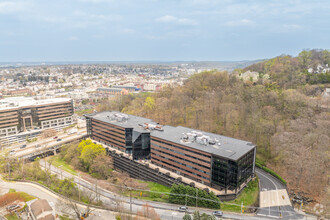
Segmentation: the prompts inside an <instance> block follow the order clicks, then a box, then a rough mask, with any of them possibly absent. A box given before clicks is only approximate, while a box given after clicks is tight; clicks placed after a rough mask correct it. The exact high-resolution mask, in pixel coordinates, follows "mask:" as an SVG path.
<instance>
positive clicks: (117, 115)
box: [107, 113, 128, 122]
mask: <svg viewBox="0 0 330 220" xmlns="http://www.w3.org/2000/svg"><path fill="white" fill-rule="evenodd" d="M107 118H108V119H109V120H110V121H118V122H124V121H127V120H128V115H126V114H122V113H113V114H110V115H107Z"/></svg>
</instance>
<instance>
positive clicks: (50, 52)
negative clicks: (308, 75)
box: [0, 0, 330, 62]
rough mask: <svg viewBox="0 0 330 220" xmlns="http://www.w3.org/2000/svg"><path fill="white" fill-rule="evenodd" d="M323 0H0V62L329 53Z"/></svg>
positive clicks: (329, 15) (250, 57)
mask: <svg viewBox="0 0 330 220" xmlns="http://www.w3.org/2000/svg"><path fill="white" fill-rule="evenodd" d="M329 11H330V2H329V1H328V0H320V1H316V2H313V1H307V0H291V1H290V0H288V1H285V0H282V1H279V0H277V1H276V0H270V1H262V0H246V1H243V0H224V1H218V0H166V1H165V0H71V1H64V0H57V1H47V2H46V1H42V0H0V62H66V61H67V62H79V61H81V62H84V61H92V62H102V61H114V62H118V61H156V62H160V61H163V62H171V61H240V60H256V59H265V58H271V57H274V56H278V55H281V54H289V55H293V56H296V55H297V54H298V53H299V52H300V51H301V50H303V49H314V48H320V49H330V41H329V35H330V25H329V20H330V13H329Z"/></svg>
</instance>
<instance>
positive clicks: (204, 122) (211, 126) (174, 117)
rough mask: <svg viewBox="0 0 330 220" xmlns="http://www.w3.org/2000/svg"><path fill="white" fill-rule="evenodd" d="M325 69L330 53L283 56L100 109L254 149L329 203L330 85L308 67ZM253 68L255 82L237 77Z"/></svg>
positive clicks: (293, 185) (292, 182) (298, 186)
mask: <svg viewBox="0 0 330 220" xmlns="http://www.w3.org/2000/svg"><path fill="white" fill-rule="evenodd" d="M318 64H320V65H323V66H326V65H330V56H329V51H327V50H311V51H306V50H305V51H302V52H301V53H300V54H299V55H298V56H297V57H291V56H287V55H282V56H279V57H275V58H273V59H270V60H265V61H262V62H260V63H257V64H253V65H251V66H249V67H247V68H245V69H236V70H234V71H233V72H232V73H228V72H226V71H216V70H214V71H208V72H203V73H200V74H195V75H192V76H191V77H190V78H189V79H187V80H186V81H185V83H184V85H183V86H181V87H174V88H170V87H166V88H163V89H162V90H161V91H160V92H157V93H143V94H131V95H127V96H120V97H116V98H115V99H112V100H110V101H106V102H104V103H102V104H100V105H99V106H98V108H97V110H98V111H104V110H117V111H122V112H124V113H128V114H134V115H139V116H143V117H147V118H151V119H153V120H154V121H156V122H158V123H160V124H166V125H173V126H179V125H180V126H186V127H190V128H194V129H199V130H203V131H207V132H213V133H217V134H221V135H226V136H230V137H234V138H238V139H243V140H247V141H251V142H253V143H254V144H256V145H257V160H258V162H259V163H260V164H263V165H266V166H267V167H269V168H271V169H273V170H274V171H275V172H277V173H278V174H279V175H280V176H282V177H283V178H284V179H285V180H286V182H287V186H288V188H289V190H294V191H295V192H303V193H306V195H308V196H310V197H312V198H314V199H315V200H317V201H319V202H326V191H327V181H328V174H329V173H328V170H329V169H328V167H329V158H328V155H329V143H330V138H329V137H330V129H329V128H330V113H329V99H330V98H329V96H328V97H326V96H325V95H324V90H325V88H329V87H330V84H329V83H330V81H329V72H328V73H309V72H308V71H307V69H308V68H313V67H314V68H316V66H317V65H318ZM247 70H250V71H257V72H258V73H259V75H260V76H262V75H264V74H268V75H269V77H268V78H266V79H265V78H262V77H260V78H259V80H258V81H257V82H252V81H251V82H250V81H243V80H241V79H240V77H239V76H240V74H241V73H242V72H245V71H247Z"/></svg>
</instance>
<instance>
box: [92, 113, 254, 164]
mask: <svg viewBox="0 0 330 220" xmlns="http://www.w3.org/2000/svg"><path fill="white" fill-rule="evenodd" d="M86 116H88V117H92V118H95V119H97V120H100V121H103V122H107V123H112V124H114V125H117V126H120V127H124V128H133V129H134V131H137V132H140V133H145V132H150V135H151V136H152V137H157V138H160V139H164V140H168V141H171V142H173V143H177V144H181V145H184V146H188V147H191V148H194V149H197V150H201V151H204V152H208V153H211V154H213V155H218V156H220V157H224V158H228V159H230V160H237V159H239V158H240V157H242V156H243V155H245V154H246V153H247V152H249V151H250V150H252V149H253V148H254V147H255V145H254V144H252V143H251V142H247V141H243V140H239V139H235V138H231V137H226V136H222V135H219V134H213V133H208V132H204V131H199V130H195V129H191V128H187V127H181V126H178V127H172V126H167V125H166V126H160V125H158V123H156V122H154V121H153V120H151V119H148V118H143V117H138V116H134V115H127V114H123V113H121V112H116V111H112V112H110V111H106V112H99V113H94V114H89V115H86Z"/></svg>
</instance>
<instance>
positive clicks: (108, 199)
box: [40, 160, 269, 220]
mask: <svg viewBox="0 0 330 220" xmlns="http://www.w3.org/2000/svg"><path fill="white" fill-rule="evenodd" d="M40 165H41V166H42V167H44V166H45V162H44V160H40ZM47 168H48V169H49V164H48V165H47ZM51 172H52V173H56V174H57V175H58V176H59V178H73V180H74V182H75V183H76V184H77V185H79V186H80V187H81V188H80V189H85V190H89V192H94V193H95V189H96V186H95V184H91V183H89V182H88V181H86V180H83V179H81V178H79V177H78V176H75V175H72V174H70V173H68V172H65V171H63V170H61V169H59V168H57V167H55V166H52V165H51ZM97 192H98V193H99V194H100V199H101V200H102V202H103V204H105V205H110V206H115V205H116V204H118V201H120V203H121V205H122V206H123V207H124V208H125V209H127V210H129V209H130V198H129V197H124V196H120V195H117V194H115V193H112V192H109V191H107V190H104V189H102V188H99V187H98V188H97ZM146 203H148V204H149V205H150V206H151V207H153V208H154V209H155V210H156V212H157V213H158V214H159V216H160V217H161V219H182V217H183V216H184V213H182V212H179V211H178V208H179V207H180V205H175V204H168V203H161V202H154V201H144V200H139V199H135V198H132V211H133V212H137V211H138V210H140V209H141V207H142V206H143V205H145V204H146ZM195 210H199V212H200V213H201V214H202V213H206V214H209V215H211V214H212V212H213V211H214V210H209V209H203V208H195V207H189V211H188V212H189V213H193V212H194V211H195ZM222 218H224V219H248V220H249V219H251V220H261V219H269V217H267V216H254V215H241V214H234V213H224V215H223V217H222Z"/></svg>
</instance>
